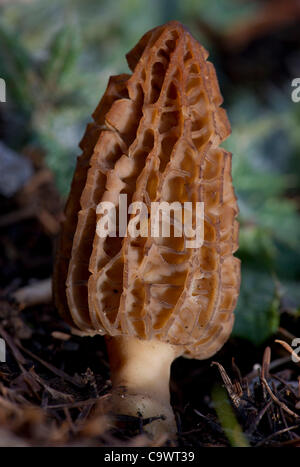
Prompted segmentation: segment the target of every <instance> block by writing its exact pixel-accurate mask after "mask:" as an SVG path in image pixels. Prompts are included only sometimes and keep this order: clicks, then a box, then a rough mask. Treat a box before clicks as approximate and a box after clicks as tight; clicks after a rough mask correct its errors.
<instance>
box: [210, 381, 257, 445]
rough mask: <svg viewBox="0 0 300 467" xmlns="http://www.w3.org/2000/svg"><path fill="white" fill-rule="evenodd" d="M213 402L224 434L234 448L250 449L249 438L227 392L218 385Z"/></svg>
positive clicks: (213, 394)
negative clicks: (241, 425)
mask: <svg viewBox="0 0 300 467" xmlns="http://www.w3.org/2000/svg"><path fill="white" fill-rule="evenodd" d="M212 402H213V406H214V409H215V411H216V413H217V415H218V419H219V421H220V423H221V426H222V428H223V430H224V433H225V435H226V436H227V438H228V440H229V442H230V444H231V446H232V447H234V448H246V447H249V442H248V440H247V437H246V435H245V434H244V433H243V431H242V429H241V427H240V425H239V422H238V421H237V419H236V416H235V413H234V411H233V409H232V407H231V404H230V402H229V400H228V396H227V394H226V391H225V389H224V388H222V387H221V386H219V385H218V384H216V385H215V386H214V387H213V390H212Z"/></svg>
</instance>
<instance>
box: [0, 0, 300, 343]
mask: <svg viewBox="0 0 300 467" xmlns="http://www.w3.org/2000/svg"><path fill="white" fill-rule="evenodd" d="M256 9H257V4H256V2H239V1H237V0H221V1H218V2H216V1H211V0H209V1H208V0H203V1H197V0H185V1H184V2H179V0H178V1H177V0H152V1H151V2H149V1H147V0H124V1H122V0H114V1H113V2H109V1H106V0H86V1H84V2H82V1H79V0H52V1H51V2H47V1H46V0H32V1H28V2H26V3H24V4H23V3H19V2H14V1H12V2H10V3H9V4H7V5H5V6H0V76H1V77H3V78H4V79H5V80H6V82H7V89H8V103H7V108H6V109H7V114H8V115H9V118H8V120H9V122H10V125H11V124H12V123H15V125H16V128H17V129H18V131H16V132H15V133H14V134H13V135H11V136H9V134H8V137H7V144H9V145H10V146H12V147H14V148H15V149H18V150H21V149H22V147H24V145H26V144H28V143H30V144H36V145H38V146H39V147H40V148H42V150H43V151H44V153H45V157H46V161H47V164H48V165H49V167H50V168H51V169H52V170H53V171H54V173H55V174H56V180H57V185H58V187H59V189H60V191H61V193H62V194H63V195H66V194H67V192H68V190H69V185H70V180H71V177H72V171H73V167H74V162H75V156H76V155H77V154H78V149H77V145H78V142H79V141H80V139H81V137H82V134H83V131H84V127H85V125H86V123H87V121H88V120H89V118H90V117H89V116H90V115H91V113H92V111H93V110H94V108H95V106H96V104H97V103H98V101H99V98H100V96H101V95H102V93H103V91H104V89H105V87H106V84H107V80H108V77H109V76H110V75H112V74H116V73H119V72H126V71H127V64H126V61H125V57H124V56H125V54H126V53H127V51H128V50H130V48H131V47H132V46H133V45H134V44H135V43H136V42H137V40H138V39H139V38H140V37H141V36H142V34H143V33H144V32H145V31H147V30H148V29H150V28H152V27H155V26H156V25H158V24H161V23H163V22H166V21H168V20H171V19H178V20H180V21H182V22H183V23H185V24H187V25H188V27H189V28H190V29H191V31H192V32H193V33H194V34H195V35H196V37H197V38H199V39H200V40H201V41H202V42H203V43H204V45H205V46H206V47H207V48H208V49H209V50H210V52H211V53H212V57H213V58H212V60H213V61H214V58H216V64H217V65H218V56H217V53H218V52H217V51H216V50H214V46H213V44H210V42H209V40H208V38H207V37H206V36H204V35H203V33H201V31H200V30H199V29H198V28H197V20H198V19H199V20H200V19H201V21H203V20H204V21H206V22H207V24H209V25H210V27H214V28H216V30H217V31H218V32H220V31H222V30H226V29H228V28H230V27H231V25H232V24H235V22H236V21H238V20H241V19H244V18H246V17H250V16H251V15H254V14H255V11H256ZM218 72H219V76H220V77H221V83H220V84H221V89H222V79H224V80H225V81H226V80H227V82H228V80H229V78H228V77H226V76H224V73H223V70H222V69H221V70H218ZM289 86H290V83H289V82H288V81H287V82H286V87H285V89H283V88H282V87H281V88H279V87H277V88H276V87H274V86H270V88H268V89H266V96H265V100H264V102H262V100H261V99H260V98H259V97H258V96H257V95H256V94H255V92H254V91H253V90H252V89H251V88H249V87H247V86H244V87H243V86H239V87H232V88H231V93H230V95H229V96H226V101H225V107H226V109H227V110H228V113H229V116H230V120H231V123H232V128H233V133H232V136H231V137H230V138H229V139H228V140H227V141H226V143H225V146H226V148H227V149H229V150H230V151H231V152H233V154H234V157H233V179H234V185H235V188H236V192H237V196H238V199H239V206H240V217H239V220H240V249H239V251H238V256H239V257H240V258H241V259H242V264H243V271H242V272H243V274H242V285H241V295H240V299H239V303H238V307H237V311H236V316H237V318H236V324H235V328H234V333H235V335H237V336H240V337H244V338H248V339H250V340H252V341H253V342H254V343H257V344H260V343H261V342H263V341H264V340H265V339H266V338H268V337H269V336H270V335H271V334H272V333H273V332H275V331H276V329H277V326H278V323H279V313H280V309H281V306H282V301H283V300H284V303H285V309H288V310H290V311H291V312H292V313H298V310H299V304H300V293H299V277H300V238H299V237H300V228H299V227H300V218H299V189H300V176H299V173H300V171H299V168H300V167H299V166H300V162H299V160H300V158H299V156H300V133H299V124H300V105H298V106H297V105H296V104H293V103H292V101H291V98H290V88H289Z"/></svg>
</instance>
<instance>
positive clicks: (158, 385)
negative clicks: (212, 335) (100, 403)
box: [106, 336, 182, 438]
mask: <svg viewBox="0 0 300 467" xmlns="http://www.w3.org/2000/svg"><path fill="white" fill-rule="evenodd" d="M106 344H107V350H108V356H109V361H110V371H111V380H112V385H113V391H112V409H113V412H114V413H115V414H123V415H131V416H135V417H138V416H141V417H142V418H143V419H146V418H152V417H154V418H155V417H159V418H158V419H157V420H154V421H152V422H150V423H149V424H146V425H145V427H144V428H145V431H147V432H148V433H149V434H150V435H151V436H152V437H154V438H156V437H158V436H159V435H160V434H162V433H166V432H167V433H170V434H173V435H174V434H175V433H176V431H177V430H176V423H175V417H174V413H173V410H172V407H171V405H170V389H169V380H170V367H171V364H172V362H173V360H174V359H175V358H176V357H178V356H179V355H180V354H181V353H182V352H181V347H180V346H174V345H170V344H166V343H164V342H160V341H157V340H140V339H137V338H135V337H123V336H117V337H106Z"/></svg>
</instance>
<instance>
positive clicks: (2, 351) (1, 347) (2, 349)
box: [0, 339, 6, 363]
mask: <svg viewBox="0 0 300 467" xmlns="http://www.w3.org/2000/svg"><path fill="white" fill-rule="evenodd" d="M5 362H6V345H5V340H4V339H0V363H5Z"/></svg>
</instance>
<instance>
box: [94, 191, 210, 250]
mask: <svg viewBox="0 0 300 467" xmlns="http://www.w3.org/2000/svg"><path fill="white" fill-rule="evenodd" d="M96 212H97V215H98V222H97V227H96V232H97V235H98V236H99V237H100V238H106V237H117V236H119V237H127V235H130V236H131V237H132V238H137V237H148V236H149V235H150V236H151V237H171V236H174V237H184V241H185V247H186V248H200V247H201V246H202V245H203V240H204V203H203V202H202V201H201V202H200V201H197V202H196V203H195V202H194V203H192V202H189V201H187V202H184V203H179V202H176V201H174V202H172V203H168V202H166V201H161V202H152V203H150V206H147V205H146V204H145V203H143V202H142V201H134V202H132V203H130V204H129V206H127V195H126V194H123V193H122V194H120V195H119V200H118V203H117V204H115V203H112V202H111V201H101V202H100V203H99V204H98V206H97V211H96ZM128 216H129V222H128ZM171 231H172V233H171Z"/></svg>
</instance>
